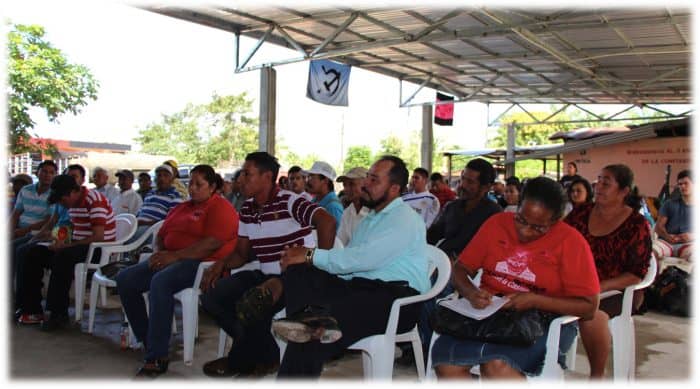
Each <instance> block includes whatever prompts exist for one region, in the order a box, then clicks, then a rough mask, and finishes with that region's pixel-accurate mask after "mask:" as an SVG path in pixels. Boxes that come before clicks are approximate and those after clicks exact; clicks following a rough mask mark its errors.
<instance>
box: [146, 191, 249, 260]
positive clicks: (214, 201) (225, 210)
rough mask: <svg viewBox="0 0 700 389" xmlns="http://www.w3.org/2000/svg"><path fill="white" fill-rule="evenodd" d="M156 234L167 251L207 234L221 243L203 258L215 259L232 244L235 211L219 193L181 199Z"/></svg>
mask: <svg viewBox="0 0 700 389" xmlns="http://www.w3.org/2000/svg"><path fill="white" fill-rule="evenodd" d="M158 236H160V237H161V238H163V246H164V247H165V249H166V250H169V251H170V250H181V249H184V248H186V247H189V246H191V245H192V244H194V243H196V242H198V241H200V240H201V239H203V238H206V237H209V236H211V237H213V238H216V239H218V240H220V241H221V242H223V243H224V244H223V245H222V246H221V247H220V248H219V249H218V250H217V251H216V252H215V253H214V254H212V255H211V256H210V257H209V258H203V259H207V260H218V259H221V258H223V257H225V256H227V255H228V254H229V253H230V252H231V251H233V249H234V247H236V241H237V240H238V213H237V212H236V209H235V208H233V206H232V205H231V203H229V202H228V200H226V199H224V198H223V197H221V196H219V195H212V196H211V197H210V198H209V200H207V201H205V202H203V203H200V204H195V203H193V202H192V200H190V201H185V202H184V203H181V204H178V205H177V206H175V207H174V208H173V209H171V210H170V212H169V213H168V216H167V217H166V218H165V221H164V222H163V226H162V227H161V228H160V231H158ZM192 259H199V258H192Z"/></svg>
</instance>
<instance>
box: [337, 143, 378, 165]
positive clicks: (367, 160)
mask: <svg viewBox="0 0 700 389" xmlns="http://www.w3.org/2000/svg"><path fill="white" fill-rule="evenodd" d="M372 162H373V161H372V149H370V148H369V146H350V147H348V152H347V155H346V156H345V162H344V163H343V166H345V169H346V170H347V169H352V168H354V167H356V166H361V167H364V168H368V169H369V167H370V165H372Z"/></svg>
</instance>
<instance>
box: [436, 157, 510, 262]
mask: <svg viewBox="0 0 700 389" xmlns="http://www.w3.org/2000/svg"><path fill="white" fill-rule="evenodd" d="M495 177H496V171H495V170H494V169H493V166H492V165H491V164H490V163H488V162H487V161H486V160H485V159H482V158H476V159H473V160H471V161H469V163H468V164H467V166H465V167H464V170H463V171H462V179H461V181H460V184H459V185H460V189H461V193H462V196H461V197H460V198H459V199H457V200H455V201H452V202H450V203H449V204H447V206H446V207H445V209H444V210H443V212H442V213H441V214H440V217H438V219H437V220H436V221H435V223H433V225H432V226H431V227H430V228H428V233H427V236H428V243H430V244H433V245H434V244H437V243H438V242H439V241H440V240H442V242H441V243H440V245H439V246H438V247H439V248H440V249H442V251H444V252H445V254H447V255H448V256H449V257H450V258H452V259H456V258H457V256H458V255H459V253H461V252H462V250H464V247H466V245H467V243H469V241H470V240H471V239H472V237H473V236H474V235H475V234H476V232H477V231H478V230H479V227H481V225H482V224H483V223H484V221H486V219H488V218H489V217H491V215H493V214H494V213H497V212H500V211H501V207H500V206H498V204H496V203H494V202H493V201H491V200H489V199H488V196H487V194H488V192H489V188H490V187H491V184H493V180H494V178H495Z"/></svg>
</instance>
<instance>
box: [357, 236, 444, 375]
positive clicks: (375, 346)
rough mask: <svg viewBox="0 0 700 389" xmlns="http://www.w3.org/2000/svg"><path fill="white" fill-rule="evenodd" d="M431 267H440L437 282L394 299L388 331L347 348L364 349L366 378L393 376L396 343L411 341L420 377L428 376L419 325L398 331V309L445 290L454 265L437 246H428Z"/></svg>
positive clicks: (363, 358) (363, 363)
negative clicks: (424, 289)
mask: <svg viewBox="0 0 700 389" xmlns="http://www.w3.org/2000/svg"><path fill="white" fill-rule="evenodd" d="M426 250H427V251H428V260H429V263H430V269H429V272H428V274H432V272H433V270H435V269H437V272H438V276H437V280H436V281H435V284H434V285H433V286H432V288H430V290H428V291H427V292H426V293H423V294H419V295H416V296H410V297H403V298H399V299H396V300H394V303H393V304H392V306H391V311H390V313H389V320H388V323H387V326H386V332H385V333H384V334H381V335H373V336H368V337H366V338H363V339H360V340H358V341H357V342H355V343H353V344H352V345H350V346H349V347H348V349H351V350H360V351H362V368H363V371H364V376H365V378H368V379H391V378H392V376H393V373H394V352H395V344H396V342H411V345H412V346H413V355H414V358H415V360H416V369H417V372H418V378H419V379H421V380H422V379H423V378H424V377H425V367H424V365H423V346H422V345H421V341H420V336H419V334H418V326H417V325H416V326H414V327H413V329H411V330H410V331H408V332H404V333H401V334H397V333H396V330H397V327H398V324H399V312H400V310H401V307H402V306H405V305H409V304H414V303H418V302H421V301H426V300H429V299H431V298H433V297H435V296H437V294H438V293H440V291H442V290H443V289H445V286H446V285H447V282H448V281H449V279H450V274H451V272H452V264H451V263H450V259H449V258H448V257H447V255H446V254H445V253H444V252H443V251H442V250H440V249H438V248H436V247H434V246H429V245H428V246H427V249H426Z"/></svg>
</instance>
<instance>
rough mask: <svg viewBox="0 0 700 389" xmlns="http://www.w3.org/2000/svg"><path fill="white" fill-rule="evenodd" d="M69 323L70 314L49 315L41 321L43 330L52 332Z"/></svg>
mask: <svg viewBox="0 0 700 389" xmlns="http://www.w3.org/2000/svg"><path fill="white" fill-rule="evenodd" d="M67 325H68V315H55V314H51V315H49V318H48V319H45V320H43V321H42V322H41V328H40V329H41V330H42V331H46V332H51V331H55V330H59V329H61V328H64V327H66V326H67Z"/></svg>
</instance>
